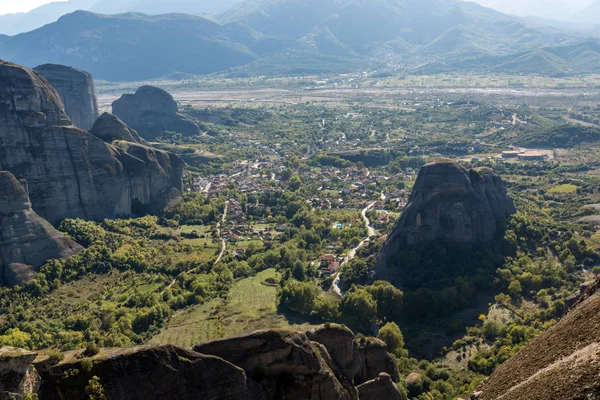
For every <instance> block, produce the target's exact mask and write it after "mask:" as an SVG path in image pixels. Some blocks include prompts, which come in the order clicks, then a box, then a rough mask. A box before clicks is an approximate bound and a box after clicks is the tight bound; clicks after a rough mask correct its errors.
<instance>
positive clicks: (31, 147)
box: [0, 61, 183, 223]
mask: <svg viewBox="0 0 600 400" xmlns="http://www.w3.org/2000/svg"><path fill="white" fill-rule="evenodd" d="M0 120H2V121H4V122H3V124H2V125H1V126H0V170H5V171H10V172H11V173H13V174H14V175H15V176H16V177H17V178H19V179H26V180H27V182H28V185H29V196H30V199H31V203H32V206H33V209H34V210H35V211H36V212H37V213H38V214H39V215H40V216H42V217H43V218H45V219H47V220H48V221H50V222H51V223H56V222H57V221H59V220H61V219H64V218H69V217H70V218H78V217H79V218H84V219H88V220H101V219H104V218H110V217H115V216H117V215H130V214H132V211H135V210H133V208H135V207H143V208H145V209H153V208H158V207H161V206H163V205H164V204H165V203H166V202H167V201H169V200H170V199H172V198H173V197H175V196H177V195H178V194H179V193H180V191H181V190H182V185H183V183H182V174H183V161H182V160H181V159H180V158H179V157H177V156H175V155H174V154H171V153H168V152H165V151H161V150H157V149H154V148H151V147H148V146H145V145H143V144H138V143H131V144H128V145H124V146H119V147H115V146H113V145H111V144H107V143H105V142H103V141H102V140H101V139H99V138H97V137H96V136H94V135H92V134H90V133H88V132H85V131H82V130H80V129H79V128H76V127H75V126H73V123H72V122H71V120H70V119H69V118H68V116H67V115H66V113H65V110H64V108H63V104H62V101H61V99H60V96H59V95H58V93H57V92H56V90H55V89H54V88H53V87H52V86H51V85H50V83H49V82H48V81H47V80H46V79H44V78H42V77H41V76H40V75H38V74H37V73H36V72H35V71H33V70H31V69H28V68H25V67H22V66H19V65H16V64H12V63H8V62H4V61H0Z"/></svg>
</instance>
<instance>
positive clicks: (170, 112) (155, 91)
mask: <svg viewBox="0 0 600 400" xmlns="http://www.w3.org/2000/svg"><path fill="white" fill-rule="evenodd" d="M112 111H113V113H114V114H115V115H116V116H117V117H119V118H120V119H122V120H123V121H124V122H125V123H126V124H127V125H129V126H130V127H132V128H133V129H135V130H136V131H138V132H139V133H140V135H142V137H143V138H145V139H148V140H154V139H156V138H157V137H159V136H161V135H162V134H163V133H164V132H166V131H168V132H177V133H181V134H182V135H184V136H198V135H200V134H201V132H200V128H199V127H198V125H197V124H196V123H194V122H193V121H192V120H190V119H189V118H187V117H185V116H184V115H181V114H179V109H178V106H177V102H176V101H175V100H174V99H173V96H171V95H170V94H169V93H167V92H166V91H164V90H162V89H159V88H156V87H153V86H142V87H140V88H139V89H138V90H137V91H136V92H135V94H124V95H123V96H121V98H120V99H118V100H116V101H115V102H113V103H112Z"/></svg>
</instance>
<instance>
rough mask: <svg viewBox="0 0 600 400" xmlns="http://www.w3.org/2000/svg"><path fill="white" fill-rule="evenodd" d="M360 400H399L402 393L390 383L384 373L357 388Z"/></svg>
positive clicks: (389, 378) (390, 378) (389, 377)
mask: <svg viewBox="0 0 600 400" xmlns="http://www.w3.org/2000/svg"><path fill="white" fill-rule="evenodd" d="M357 389H358V398H359V399H360V400H383V399H385V400H401V399H402V393H401V392H400V389H398V386H397V385H396V384H395V383H394V382H393V381H392V377H391V376H390V375H389V374H386V373H385V372H382V373H380V374H379V376H378V377H377V378H375V379H373V380H370V381H368V382H365V383H363V384H362V385H360V386H358V387H357Z"/></svg>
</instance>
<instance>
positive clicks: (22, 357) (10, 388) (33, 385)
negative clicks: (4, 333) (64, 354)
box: [0, 346, 41, 400]
mask: <svg viewBox="0 0 600 400" xmlns="http://www.w3.org/2000/svg"><path fill="white" fill-rule="evenodd" d="M36 357H37V354H36V353H33V352H30V351H27V350H23V349H17V348H14V347H8V346H4V347H1V348H0V399H2V400H4V399H11V398H15V397H16V396H22V395H24V394H27V393H35V392H37V391H38V390H39V388H40V384H41V379H40V376H39V374H38V373H37V370H36V369H35V367H34V366H33V361H34V360H35V359H36Z"/></svg>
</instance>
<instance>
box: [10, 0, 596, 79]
mask: <svg viewBox="0 0 600 400" xmlns="http://www.w3.org/2000/svg"><path fill="white" fill-rule="evenodd" d="M592 42H593V43H594V46H590V45H589V43H592ZM597 43H598V41H597V39H593V38H581V37H578V36H576V35H574V34H572V33H565V32H563V31H560V30H553V29H551V28H544V29H541V28H538V27H535V26H531V25H528V24H526V23H524V22H523V20H522V19H519V18H517V17H511V16H508V15H505V14H502V13H499V12H497V11H494V10H491V9H487V8H485V7H482V6H479V5H477V4H475V3H465V2H460V1H456V0H424V1H417V0H344V1H334V0H327V1H317V0H309V1H299V0H268V1H265V2H257V1H250V2H247V3H244V4H243V5H242V6H240V7H239V9H236V10H234V11H230V12H228V13H225V14H221V15H220V16H219V17H218V18H217V19H216V20H213V19H208V18H205V17H202V16H197V15H190V14H177V13H171V14H162V15H146V14H140V13H125V14H118V15H103V14H95V13H92V12H89V11H76V12H74V13H71V14H67V15H65V16H63V17H61V18H59V20H58V21H57V22H55V23H52V24H48V25H46V26H44V27H42V28H39V29H37V30H34V31H32V32H28V33H24V34H20V35H16V36H12V37H1V36H0V57H2V58H4V59H9V60H11V61H14V62H17V63H19V64H24V65H27V66H35V65H39V64H44V63H56V64H63V65H71V66H74V67H76V68H79V69H83V70H86V71H90V72H91V73H92V74H93V75H94V76H96V77H98V78H100V79H106V80H111V81H127V80H140V79H142V80H145V79H154V78H159V77H164V76H168V75H171V74H187V75H205V74H212V73H225V74H234V75H236V76H248V75H249V76H252V75H290V74H304V73H330V72H331V73H341V72H347V71H351V70H357V69H364V68H367V69H377V70H389V71H391V72H399V71H401V72H419V70H424V71H426V72H427V73H439V72H447V71H462V72H464V71H468V72H480V71H488V70H495V71H498V72H510V73H513V72H514V73H520V72H527V71H531V70H532V68H533V69H534V70H535V68H537V66H542V67H543V68H544V69H543V71H547V72H546V74H547V75H561V74H569V73H585V72H599V71H600V51H598V50H597V48H598V46H596V44H597ZM569 45H571V46H586V45H587V46H588V49H587V50H585V49H584V48H583V47H582V49H581V50H580V53H582V54H583V53H585V55H582V54H580V55H573V54H569V52H568V51H567V52H565V49H564V48H563V47H565V46H569ZM540 50H543V53H540ZM100 54H101V55H102V56H99V55H100ZM385 59H393V60H394V61H393V62H386V61H383V60H385ZM570 63H574V65H575V67H574V68H571V67H570V66H569V64H570ZM414 65H419V66H420V67H419V69H414V67H413V66H414ZM534 67H535V68H534ZM540 70H542V69H539V68H538V69H537V71H540Z"/></svg>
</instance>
